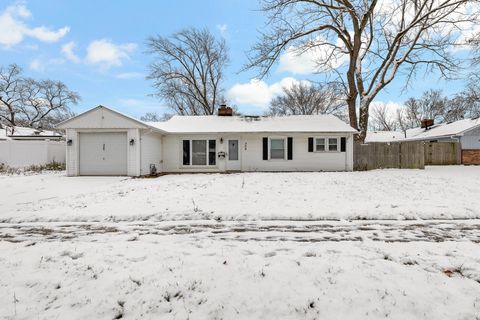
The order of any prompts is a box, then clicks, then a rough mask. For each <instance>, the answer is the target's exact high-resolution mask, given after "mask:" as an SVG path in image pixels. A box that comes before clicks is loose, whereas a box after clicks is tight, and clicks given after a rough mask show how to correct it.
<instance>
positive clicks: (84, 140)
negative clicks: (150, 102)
mask: <svg viewBox="0 0 480 320" xmlns="http://www.w3.org/2000/svg"><path fill="white" fill-rule="evenodd" d="M57 127H58V128H59V129H65V130H66V139H67V162H66V163H67V174H68V175H69V176H77V175H129V176H141V175H147V174H149V173H151V171H152V169H153V171H156V172H226V171H227V172H228V171H351V170H352V169H353V135H354V134H355V133H356V132H357V131H356V130H355V129H353V128H351V127H350V126H349V125H347V124H346V123H344V122H342V121H341V120H340V119H338V118H336V117H334V116H332V115H312V116H284V117H258V116H254V117H249V116H232V114H231V108H226V107H222V108H220V109H219V115H212V116H174V117H172V118H171V119H170V120H168V121H165V122H148V123H147V122H143V121H139V120H136V119H134V118H131V117H129V116H126V115H124V114H121V113H119V112H117V111H114V110H112V109H109V108H106V107H103V106H98V107H96V108H93V109H91V110H89V111H87V112H85V113H83V114H80V115H78V116H76V117H73V118H71V119H69V120H66V121H64V122H62V123H60V124H59V125H58V126H57Z"/></svg>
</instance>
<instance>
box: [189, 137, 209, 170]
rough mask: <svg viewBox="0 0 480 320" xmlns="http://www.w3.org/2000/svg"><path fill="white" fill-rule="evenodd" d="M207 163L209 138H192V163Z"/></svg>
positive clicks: (195, 164) (200, 164)
mask: <svg viewBox="0 0 480 320" xmlns="http://www.w3.org/2000/svg"><path fill="white" fill-rule="evenodd" d="M206 164H207V140H192V165H194V166H204V165H206Z"/></svg>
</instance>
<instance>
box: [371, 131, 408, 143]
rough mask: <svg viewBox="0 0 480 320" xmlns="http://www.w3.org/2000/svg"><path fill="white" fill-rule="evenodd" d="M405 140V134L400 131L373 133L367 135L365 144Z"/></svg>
mask: <svg viewBox="0 0 480 320" xmlns="http://www.w3.org/2000/svg"><path fill="white" fill-rule="evenodd" d="M404 138H405V135H404V134H403V132H399V131H371V132H368V133H367V137H366V138H365V142H391V141H398V140H402V139H404Z"/></svg>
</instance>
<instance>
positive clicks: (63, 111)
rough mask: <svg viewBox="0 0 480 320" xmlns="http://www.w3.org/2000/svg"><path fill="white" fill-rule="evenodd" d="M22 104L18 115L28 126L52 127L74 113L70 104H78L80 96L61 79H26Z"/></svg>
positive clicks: (23, 123) (22, 122)
mask: <svg viewBox="0 0 480 320" xmlns="http://www.w3.org/2000/svg"><path fill="white" fill-rule="evenodd" d="M21 96H22V104H21V106H20V107H19V111H18V116H19V119H20V120H19V121H20V122H21V124H22V125H24V126H27V127H42V128H52V127H53V125H54V124H55V123H58V122H60V121H62V120H65V119H67V118H69V117H71V116H72V115H73V113H72V112H71V111H70V108H69V106H70V105H72V104H77V103H78V102H79V101H80V96H79V95H78V94H77V93H76V92H73V91H70V90H69V89H68V87H67V86H66V85H65V84H64V83H63V82H60V81H52V80H40V81H37V80H33V79H25V80H24V82H23V86H22V93H21Z"/></svg>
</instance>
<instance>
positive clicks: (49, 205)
mask: <svg viewBox="0 0 480 320" xmlns="http://www.w3.org/2000/svg"><path fill="white" fill-rule="evenodd" d="M479 191H480V167H428V168H427V169H426V170H378V171H370V172H341V173H340V172H339V173H243V174H195V175H190V174H189V175H187V174H185V175H168V176H163V177H159V178H155V179H130V178H125V177H76V178H67V177H65V176H64V175H63V174H62V173H54V174H52V173H47V174H40V175H30V176H0V275H1V276H0V319H12V320H13V319H15V320H17V319H108V320H110V319H329V320H335V319H339V320H340V319H342V320H343V319H368V320H370V319H379V320H380V319H386V318H388V319H398V320H404V319H425V320H427V319H436V320H474V319H480V231H479V230H480V220H478V219H479V218H480V196H479V194H480V192H479ZM356 219H365V220H356ZM385 219H391V220H385ZM410 219H424V220H410ZM428 219H433V220H428ZM460 219H464V220H460Z"/></svg>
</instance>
